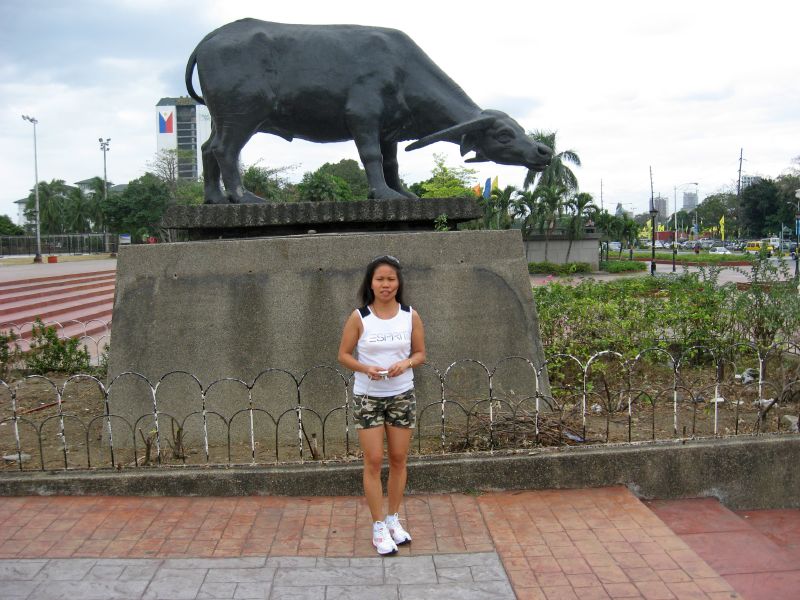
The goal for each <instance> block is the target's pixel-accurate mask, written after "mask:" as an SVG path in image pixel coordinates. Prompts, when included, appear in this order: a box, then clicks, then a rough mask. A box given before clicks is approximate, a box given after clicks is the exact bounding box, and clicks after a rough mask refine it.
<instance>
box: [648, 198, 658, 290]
mask: <svg viewBox="0 0 800 600" xmlns="http://www.w3.org/2000/svg"><path fill="white" fill-rule="evenodd" d="M656 215H658V210H657V209H656V207H655V205H654V204H652V203H651V204H650V229H651V237H652V239H651V240H650V242H651V244H652V245H651V246H650V247H651V254H650V275H653V276H655V274H656Z"/></svg>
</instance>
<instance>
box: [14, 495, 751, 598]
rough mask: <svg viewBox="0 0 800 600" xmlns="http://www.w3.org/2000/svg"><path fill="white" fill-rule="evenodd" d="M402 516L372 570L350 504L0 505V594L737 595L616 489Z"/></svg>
mask: <svg viewBox="0 0 800 600" xmlns="http://www.w3.org/2000/svg"><path fill="white" fill-rule="evenodd" d="M401 512H403V513H405V515H406V516H407V525H408V529H409V530H410V531H411V532H412V535H413V536H414V541H413V542H412V543H411V544H410V545H408V546H406V547H403V548H401V551H400V552H399V554H398V556H394V557H387V558H384V559H380V558H378V557H376V555H375V553H374V550H373V548H372V545H371V543H370V537H369V536H370V528H371V523H370V518H369V512H368V510H367V508H366V505H365V503H364V502H363V501H362V500H361V499H359V498H348V497H324V498H280V497H247V498H139V497H137V498H130V497H121V498H117V497H55V498H41V497H36V498H0V515H1V516H0V559H2V560H0V582H1V583H0V585H2V587H0V590H2V591H1V592H0V595H2V596H3V597H20V598H51V597H52V598H58V597H67V596H69V597H70V598H75V597H78V598H81V600H89V599H90V598H94V597H103V598H106V597H108V598H113V597H118V598H214V597H218V598H237V597H241V598H247V597H260V598H288V597H292V598H309V599H310V598H361V597H363V598H383V597H386V598H398V599H406V598H428V597H436V598H437V599H438V598H458V599H459V600H468V599H469V598H512V597H514V595H516V597H517V598H522V599H527V598H547V599H554V598H581V599H590V598H628V597H631V598H652V599H659V598H664V599H669V598H709V599H716V598H740V597H741V596H739V595H738V594H737V593H736V592H735V591H734V589H733V588H732V587H731V585H730V584H729V583H727V582H726V581H725V580H724V579H723V578H722V577H721V576H720V575H718V573H717V572H716V571H715V570H714V569H712V568H711V567H710V566H709V565H708V564H707V563H706V562H705V561H704V560H703V559H701V558H700V556H699V555H698V554H697V553H696V552H695V551H694V550H692V549H691V547H690V546H689V545H688V544H687V543H685V542H684V541H683V540H682V539H681V538H680V537H678V535H676V534H675V533H673V531H672V530H671V529H669V528H668V527H667V526H665V525H664V523H663V522H662V521H661V520H660V519H659V518H658V517H657V516H656V515H655V514H654V513H653V512H652V511H651V510H650V509H649V508H648V507H647V506H645V505H644V504H642V503H641V502H640V501H639V500H638V499H636V498H635V497H634V496H633V495H632V494H630V493H629V492H628V491H627V490H626V489H625V488H621V487H620V488H607V489H592V490H560V491H535V492H534V491H524V492H503V493H487V494H483V495H478V496H472V495H462V494H442V495H418V496H410V497H407V498H406V500H405V504H404V507H403V511H401ZM199 559H206V560H205V561H203V560H199ZM209 559H211V560H209ZM500 565H502V568H500ZM53 580H67V581H64V582H62V581H59V582H58V583H56V582H55V581H53ZM509 581H510V584H511V587H513V593H512V592H511V587H509ZM12 590H16V591H17V592H19V593H18V594H17V596H8V594H10V593H11V592H12ZM15 593H16V592H15ZM93 594H94V595H93ZM104 594H105V595H104Z"/></svg>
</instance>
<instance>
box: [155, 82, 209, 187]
mask: <svg viewBox="0 0 800 600" xmlns="http://www.w3.org/2000/svg"><path fill="white" fill-rule="evenodd" d="M156 132H157V133H156V150H157V151H158V152H161V151H162V150H188V151H191V152H192V154H191V155H189V154H188V152H186V153H181V155H179V156H178V178H179V179H188V180H193V181H196V180H197V179H198V177H199V174H200V172H201V167H200V165H202V164H203V163H202V154H201V150H200V146H201V145H202V144H203V142H205V141H206V140H207V139H208V136H209V135H210V134H211V117H210V116H209V114H208V109H207V108H206V107H205V106H203V105H202V104H198V103H197V102H196V101H195V100H194V99H192V98H189V97H186V96H182V97H180V98H161V100H159V101H158V104H156Z"/></svg>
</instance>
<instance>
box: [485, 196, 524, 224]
mask: <svg viewBox="0 0 800 600" xmlns="http://www.w3.org/2000/svg"><path fill="white" fill-rule="evenodd" d="M517 191H518V190H517V188H516V187H514V186H513V185H507V186H506V187H505V188H504V189H502V190H501V189H499V188H497V189H494V190H492V193H491V195H490V196H489V199H488V200H485V201H484V203H485V206H486V207H487V208H488V211H489V213H490V214H489V219H488V223H487V225H488V226H487V229H511V225H512V224H513V218H512V215H511V210H512V207H513V206H514V197H515V196H516V195H517ZM481 198H482V197H481Z"/></svg>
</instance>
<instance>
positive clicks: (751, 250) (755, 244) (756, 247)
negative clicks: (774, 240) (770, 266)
mask: <svg viewBox="0 0 800 600" xmlns="http://www.w3.org/2000/svg"><path fill="white" fill-rule="evenodd" d="M761 248H766V250H767V256H772V253H773V252H774V251H775V247H774V246H773V245H772V244H770V243H769V240H768V239H767V240H752V241H750V242H747V246H745V247H744V251H745V254H758V253H759V252H761Z"/></svg>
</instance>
